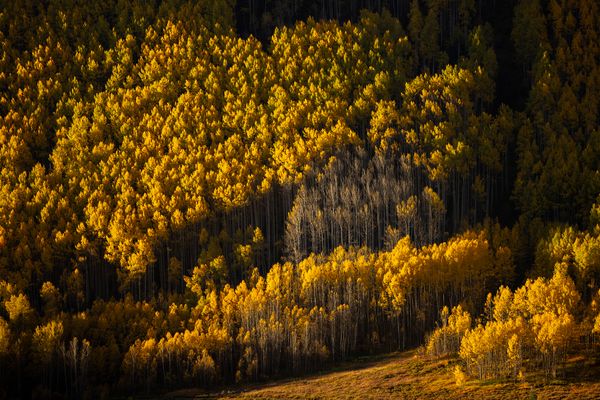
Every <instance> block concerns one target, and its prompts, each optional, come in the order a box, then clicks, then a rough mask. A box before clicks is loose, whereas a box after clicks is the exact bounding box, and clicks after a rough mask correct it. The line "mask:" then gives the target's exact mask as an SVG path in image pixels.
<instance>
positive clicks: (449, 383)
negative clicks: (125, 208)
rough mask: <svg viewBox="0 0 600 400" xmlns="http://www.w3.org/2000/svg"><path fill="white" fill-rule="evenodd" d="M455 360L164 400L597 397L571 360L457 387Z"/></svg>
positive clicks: (593, 370)
mask: <svg viewBox="0 0 600 400" xmlns="http://www.w3.org/2000/svg"><path fill="white" fill-rule="evenodd" d="M456 364H457V360H456V359H452V358H450V359H448V358H446V359H431V358H427V357H424V356H421V355H419V354H417V352H416V351H409V352H404V353H394V354H388V355H385V356H379V357H371V358H364V359H359V360H356V361H353V362H351V363H347V364H343V365H340V366H338V367H337V368H336V369H334V370H332V371H328V372H323V373H321V374H317V375H311V376H307V377H302V378H294V379H287V380H281V381H275V382H270V383H265V384H262V385H252V386H245V387H238V388H230V389H226V390H223V391H220V392H213V393H205V392H199V391H194V390H188V391H179V392H174V393H171V394H169V395H168V396H167V398H171V399H177V398H181V399H184V398H187V399H189V398H215V399H331V400H338V399H339V400H341V399H444V400H450V399H506V400H516V399H600V379H599V376H600V374H599V373H600V367H599V366H594V365H591V364H590V363H586V362H583V361H582V359H577V358H574V359H571V360H570V361H569V363H568V365H567V368H566V369H565V373H564V376H563V377H561V378H560V379H556V380H551V381H548V380H546V379H545V377H544V376H542V375H539V374H525V376H524V379H523V380H522V381H521V382H513V381H497V380H495V381H478V380H468V381H467V382H466V383H465V384H464V385H463V386H461V387H458V386H457V385H456V382H455V378H454V374H453V371H454V368H455V366H456Z"/></svg>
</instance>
